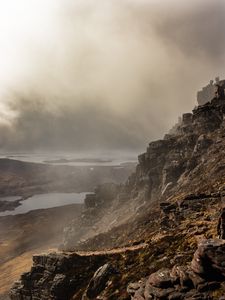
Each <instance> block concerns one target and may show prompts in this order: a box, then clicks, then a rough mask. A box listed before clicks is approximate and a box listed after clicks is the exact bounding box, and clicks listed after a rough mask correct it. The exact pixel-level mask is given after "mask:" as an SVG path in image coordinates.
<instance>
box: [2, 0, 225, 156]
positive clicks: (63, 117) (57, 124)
mask: <svg viewBox="0 0 225 300" xmlns="http://www.w3.org/2000/svg"><path fill="white" fill-rule="evenodd" d="M224 14H225V2H224V1H223V0H215V1H210V0H208V1H207V0H191V1H188V2H187V3H186V2H183V1H175V0H166V1H159V0H158V1H156V0H149V1H147V0H146V1H144V0H139V1H137V0H120V1H117V0H98V1H92V0H83V1H79V0H73V1H72V0H45V1H44V0H29V1H28V0H21V1H17V0H8V1H7V3H6V1H4V2H3V1H1V2H0V32H1V35H0V61H1V70H0V97H1V98H0V100H1V102H0V108H1V113H0V136H1V143H0V147H1V149H4V150H10V151H12V150H15V151H24V150H29V151H31V150H32V151H34V150H35V151H37V150H50V151H52V150H54V151H56V150H70V151H71V150H72V151H78V150H79V151H92V150H102V149H111V150H128V149H129V150H135V151H138V150H139V149H142V150H143V148H145V146H146V144H147V143H148V142H149V141H151V140H153V139H156V138H161V137H162V136H163V134H164V133H165V132H166V131H168V130H169V128H170V127H172V125H173V124H174V123H175V122H176V120H177V118H178V116H179V115H180V114H182V113H183V112H186V111H191V109H192V108H193V107H194V106H195V105H196V93H197V90H198V89H200V88H201V87H202V86H204V85H206V84H207V83H208V81H209V80H210V79H213V78H214V77H215V76H218V75H219V76H220V77H221V78H223V77H224V76H225V74H224V62H225V39H224V28H225V19H224Z"/></svg>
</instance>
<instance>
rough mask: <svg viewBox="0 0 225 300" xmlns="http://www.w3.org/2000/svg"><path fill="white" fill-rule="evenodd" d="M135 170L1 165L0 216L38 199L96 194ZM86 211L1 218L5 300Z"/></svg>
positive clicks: (76, 208)
mask: <svg viewBox="0 0 225 300" xmlns="http://www.w3.org/2000/svg"><path fill="white" fill-rule="evenodd" d="M133 169H134V165H133V164H132V163H131V164H123V166H120V167H114V166H79V167H75V166H64V165H60V166H52V165H48V164H37V163H27V162H21V161H16V160H11V159H10V160H9V159H0V195H1V197H6V200H0V211H5V210H13V209H14V208H15V207H16V206H18V205H20V200H23V199H24V198H27V197H28V196H31V195H33V194H37V193H48V192H81V191H92V190H93V189H94V187H95V186H96V185H98V184H101V183H104V182H105V181H112V182H113V181H114V182H116V183H120V182H123V181H125V179H126V178H127V176H128V174H129V173H130V172H131V170H133ZM12 195H20V196H18V199H19V200H16V201H11V200H10V201H9V200H7V196H12ZM25 201H26V200H25ZM82 211H83V205H78V204H74V205H67V206H63V207H57V208H50V209H39V210H35V211H31V212H28V213H26V214H20V215H14V216H13V215H12V216H11V215H9V216H5V217H0V263H1V266H0V299H6V298H5V297H6V296H2V295H3V294H4V293H7V291H9V289H10V287H11V285H12V284H13V282H14V281H15V280H16V279H18V278H19V275H20V274H21V273H22V272H24V271H28V270H29V268H30V266H31V263H32V254H34V253H36V252H37V253H38V252H42V251H45V250H47V249H50V248H55V249H56V248H57V247H58V245H59V244H60V243H61V241H62V239H63V237H62V235H63V229H64V227H66V226H67V225H68V223H70V222H72V220H73V219H74V218H77V217H78V216H80V215H81V214H82ZM1 297H3V298H1Z"/></svg>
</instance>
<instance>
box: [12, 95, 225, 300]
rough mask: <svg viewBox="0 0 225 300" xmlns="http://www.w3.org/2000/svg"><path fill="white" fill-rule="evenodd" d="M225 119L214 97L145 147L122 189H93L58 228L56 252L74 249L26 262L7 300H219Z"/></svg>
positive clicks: (223, 106) (221, 102) (224, 103)
mask: <svg viewBox="0 0 225 300" xmlns="http://www.w3.org/2000/svg"><path fill="white" fill-rule="evenodd" d="M224 115H225V99H224V98H219V99H214V100H212V101H211V103H208V104H206V105H204V106H201V107H198V108H196V109H194V110H193V113H192V114H184V115H183V118H182V122H181V124H180V125H179V126H178V127H177V128H176V131H175V132H174V133H173V134H167V135H165V137H164V139H162V140H159V141H155V142H152V143H150V144H149V146H148V148H147V151H146V152H145V153H144V154H141V155H140V156H139V164H138V165H137V168H136V172H135V173H134V174H132V175H131V176H130V177H129V179H128V181H127V183H126V184H125V185H120V186H115V185H113V186H112V185H109V186H108V187H107V189H108V192H107V189H106V188H105V187H102V188H101V187H100V188H99V189H98V190H97V191H96V193H95V195H93V196H91V197H89V199H87V202H86V203H87V209H86V211H85V212H84V214H83V215H82V217H81V218H78V219H76V220H74V222H73V224H70V225H69V226H68V227H67V229H66V231H65V240H64V245H62V248H64V250H68V249H69V250H74V252H71V253H60V252H59V253H57V254H52V255H48V256H38V257H34V267H33V268H32V270H31V271H30V272H29V273H26V274H24V275H23V276H22V277H21V280H20V281H19V282H18V283H17V284H16V285H15V286H14V288H13V289H12V292H11V299H14V300H16V299H17V300H22V299H35V300H39V299H60V300H63V299H131V298H132V299H142V300H143V299H171V300H172V299H219V297H220V296H221V295H225V288H224V276H225V269H224V263H223V260H224V258H225V247H224V241H223V240H217V239H216V238H217V237H218V234H219V235H220V237H221V238H223V234H224V233H223V231H224V228H225V226H224V223H225V222H224V219H225V217H223V214H222V216H221V218H220V222H219V226H218V220H219V215H220V209H221V204H222V203H223V199H224V195H225V181H224V179H225V155H224V154H225V139H224V137H225V120H224ZM224 215H225V213H224ZM79 227H81V228H82V230H80V231H79V230H77V228H79ZM81 237H82V240H81ZM198 244H199V246H198ZM107 248H108V249H110V248H114V249H113V250H110V251H109V250H107V251H105V252H104V253H102V252H101V251H100V252H98V251H99V250H100V249H107ZM115 248H117V250H116V249H115ZM197 248H198V250H196V249H197ZM75 250H76V251H77V250H80V251H81V250H82V251H87V250H89V251H90V250H96V251H95V252H89V253H88V252H75ZM97 250H98V251H97ZM195 251H196V253H195ZM194 253H195V255H194ZM193 255H194V257H193ZM191 261H192V263H191ZM165 267H166V269H165ZM162 268H163V269H162ZM149 275H150V276H149ZM221 299H222V298H221Z"/></svg>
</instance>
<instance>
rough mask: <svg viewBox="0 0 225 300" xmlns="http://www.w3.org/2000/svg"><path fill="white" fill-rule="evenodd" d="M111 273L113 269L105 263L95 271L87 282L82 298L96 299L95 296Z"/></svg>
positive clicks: (113, 271) (83, 299)
mask: <svg viewBox="0 0 225 300" xmlns="http://www.w3.org/2000/svg"><path fill="white" fill-rule="evenodd" d="M112 273H115V270H114V269H113V268H112V267H111V266H110V265H109V264H105V265H104V266H101V267H100V268H99V269H98V270H97V271H96V272H95V274H94V276H93V277H92V279H91V281H90V282H89V284H88V287H87V289H86V292H85V293H84V295H83V297H82V300H86V299H96V297H97V296H98V295H99V294H100V292H101V291H102V290H103V289H104V287H105V285H106V283H107V281H108V280H109V277H110V275H111V274H112Z"/></svg>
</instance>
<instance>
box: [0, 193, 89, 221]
mask: <svg viewBox="0 0 225 300" xmlns="http://www.w3.org/2000/svg"><path fill="white" fill-rule="evenodd" d="M86 194H87V193H48V194H40V195H34V196H32V197H30V198H27V199H26V200H23V201H21V202H20V203H21V205H20V206H18V207H16V208H15V209H14V210H12V211H4V212H1V213H0V217H2V216H8V215H18V214H25V213H27V212H29V211H31V210H37V209H46V208H52V207H58V206H63V205H69V204H83V203H84V198H85V196H86ZM13 199H15V200H16V199H20V197H19V198H18V197H17V198H16V196H15V197H13ZM1 200H9V201H10V200H11V201H12V198H11V199H7V197H4V198H3V197H2V198H0V201H1Z"/></svg>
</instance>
